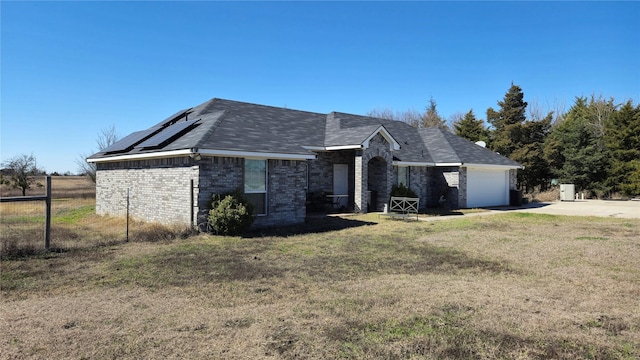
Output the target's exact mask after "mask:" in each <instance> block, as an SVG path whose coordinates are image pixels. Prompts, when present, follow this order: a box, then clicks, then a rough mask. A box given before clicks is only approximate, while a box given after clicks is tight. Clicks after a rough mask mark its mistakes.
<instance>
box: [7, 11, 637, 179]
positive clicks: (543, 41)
mask: <svg viewBox="0 0 640 360" xmlns="http://www.w3.org/2000/svg"><path fill="white" fill-rule="evenodd" d="M0 16H1V28H0V30H1V55H0V60H1V63H0V70H1V81H0V85H1V93H0V102H1V104H0V105H1V108H0V115H1V127H0V137H1V145H0V152H1V153H0V157H1V160H2V161H5V160H7V159H8V158H11V157H13V156H15V155H18V154H31V153H33V155H35V157H36V158H37V160H38V166H40V167H43V168H44V169H45V170H47V171H49V172H53V171H58V172H65V171H71V172H75V171H76V170H77V168H78V167H77V165H76V164H75V161H76V160H77V158H78V156H79V154H81V153H91V152H92V151H93V150H96V144H95V140H96V137H97V133H98V132H99V131H100V130H101V129H104V128H107V127H109V126H111V125H114V126H115V128H116V130H117V132H118V133H119V134H120V135H121V136H125V135H127V134H129V133H130V132H133V131H136V130H142V129H145V128H147V127H149V126H151V125H154V124H156V123H157V122H158V121H160V120H162V119H164V118H166V117H167V116H169V115H171V114H173V113H174V112H176V111H177V110H180V109H183V108H187V107H191V106H194V105H197V104H200V103H202V102H204V101H206V100H208V99H211V98H214V97H219V98H226V99H231V100H238V101H246V102H253V103H259V104H265V105H272V106H283V107H288V108H293V109H300V110H307V111H316V112H330V111H341V112H347V113H354V114H366V113H367V112H368V111H370V110H373V109H376V108H390V109H393V110H395V111H401V110H407V109H415V110H423V109H424V108H425V106H426V105H427V103H428V101H429V98H430V97H433V99H434V100H435V101H436V103H437V109H438V111H439V113H440V114H441V115H442V116H444V117H446V118H448V117H450V116H451V115H453V114H455V113H460V112H463V113H464V112H467V111H468V110H469V109H473V110H474V112H475V113H476V116H477V117H479V118H485V113H486V110H487V108H488V107H494V108H495V107H497V105H496V102H497V101H498V100H501V99H502V98H503V96H504V94H505V92H506V91H507V90H508V89H509V87H510V85H511V83H512V82H513V83H515V84H517V85H519V86H521V87H522V89H523V91H524V95H525V101H528V102H529V103H533V102H537V103H538V104H539V105H540V106H542V107H549V108H553V107H555V106H556V104H564V105H565V108H566V109H568V108H569V107H570V106H571V105H572V103H573V101H574V98H575V97H576V96H590V95H591V94H595V95H603V96H605V97H607V98H608V97H614V98H615V99H616V100H618V101H620V102H622V101H626V100H629V99H631V100H633V101H634V103H636V104H638V103H640V3H638V2H400V3H398V2H393V3H391V2H296V3H294V2H232V3H225V2H204V1H203V2H73V1H72V2H11V1H2V2H0Z"/></svg>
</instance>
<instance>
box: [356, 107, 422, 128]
mask: <svg viewBox="0 0 640 360" xmlns="http://www.w3.org/2000/svg"><path fill="white" fill-rule="evenodd" d="M367 116H371V117H375V118H380V119H386V120H396V121H402V122H405V123H407V124H409V125H411V126H413V127H418V125H419V124H420V121H421V120H422V114H420V112H419V111H417V110H415V109H408V110H405V111H396V112H394V111H393V110H391V109H388V108H385V109H374V110H371V111H369V113H367Z"/></svg>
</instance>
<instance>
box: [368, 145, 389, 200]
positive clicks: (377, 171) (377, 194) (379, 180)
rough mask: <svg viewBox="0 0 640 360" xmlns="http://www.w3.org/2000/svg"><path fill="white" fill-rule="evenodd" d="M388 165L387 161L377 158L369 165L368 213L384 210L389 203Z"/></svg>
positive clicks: (370, 161)
mask: <svg viewBox="0 0 640 360" xmlns="http://www.w3.org/2000/svg"><path fill="white" fill-rule="evenodd" d="M387 169H388V164H387V161H386V160H385V159H384V158H382V157H380V156H376V157H374V158H372V159H371V160H369V163H368V164H367V185H368V186H367V191H368V193H367V203H368V205H369V209H368V211H379V210H382V208H383V207H384V204H385V203H386V201H387V197H388V196H389V194H387V189H388V186H387V185H388V184H387V182H388V181H389V180H388V172H387Z"/></svg>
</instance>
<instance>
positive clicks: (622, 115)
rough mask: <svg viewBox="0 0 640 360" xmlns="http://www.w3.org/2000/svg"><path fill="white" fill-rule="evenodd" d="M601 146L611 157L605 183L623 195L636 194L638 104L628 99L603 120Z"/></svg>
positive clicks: (639, 180) (639, 183)
mask: <svg viewBox="0 0 640 360" xmlns="http://www.w3.org/2000/svg"><path fill="white" fill-rule="evenodd" d="M605 145H606V147H607V149H608V151H609V154H610V156H611V169H610V173H609V176H608V178H607V181H606V184H607V185H608V186H609V187H610V188H611V189H612V190H613V191H621V192H623V193H624V194H625V195H630V196H637V195H640V105H638V106H636V107H634V106H633V102H632V101H631V100H629V101H627V103H626V104H624V105H623V106H622V107H621V108H620V109H619V110H618V111H616V112H614V113H613V114H612V115H611V116H610V117H609V118H608V119H607V121H606V122H605Z"/></svg>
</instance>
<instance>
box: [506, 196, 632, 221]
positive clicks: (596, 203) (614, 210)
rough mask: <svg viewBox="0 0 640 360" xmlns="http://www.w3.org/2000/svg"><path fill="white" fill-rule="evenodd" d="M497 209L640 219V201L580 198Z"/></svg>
mask: <svg viewBox="0 0 640 360" xmlns="http://www.w3.org/2000/svg"><path fill="white" fill-rule="evenodd" d="M494 210H497V211H501V210H502V211H504V210H507V211H523V212H532V213H540V214H552V215H572V216H601V217H612V218H627V219H640V201H615V200H578V201H555V202H551V203H532V204H527V205H523V207H522V208H505V209H504V210H503V209H494Z"/></svg>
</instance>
